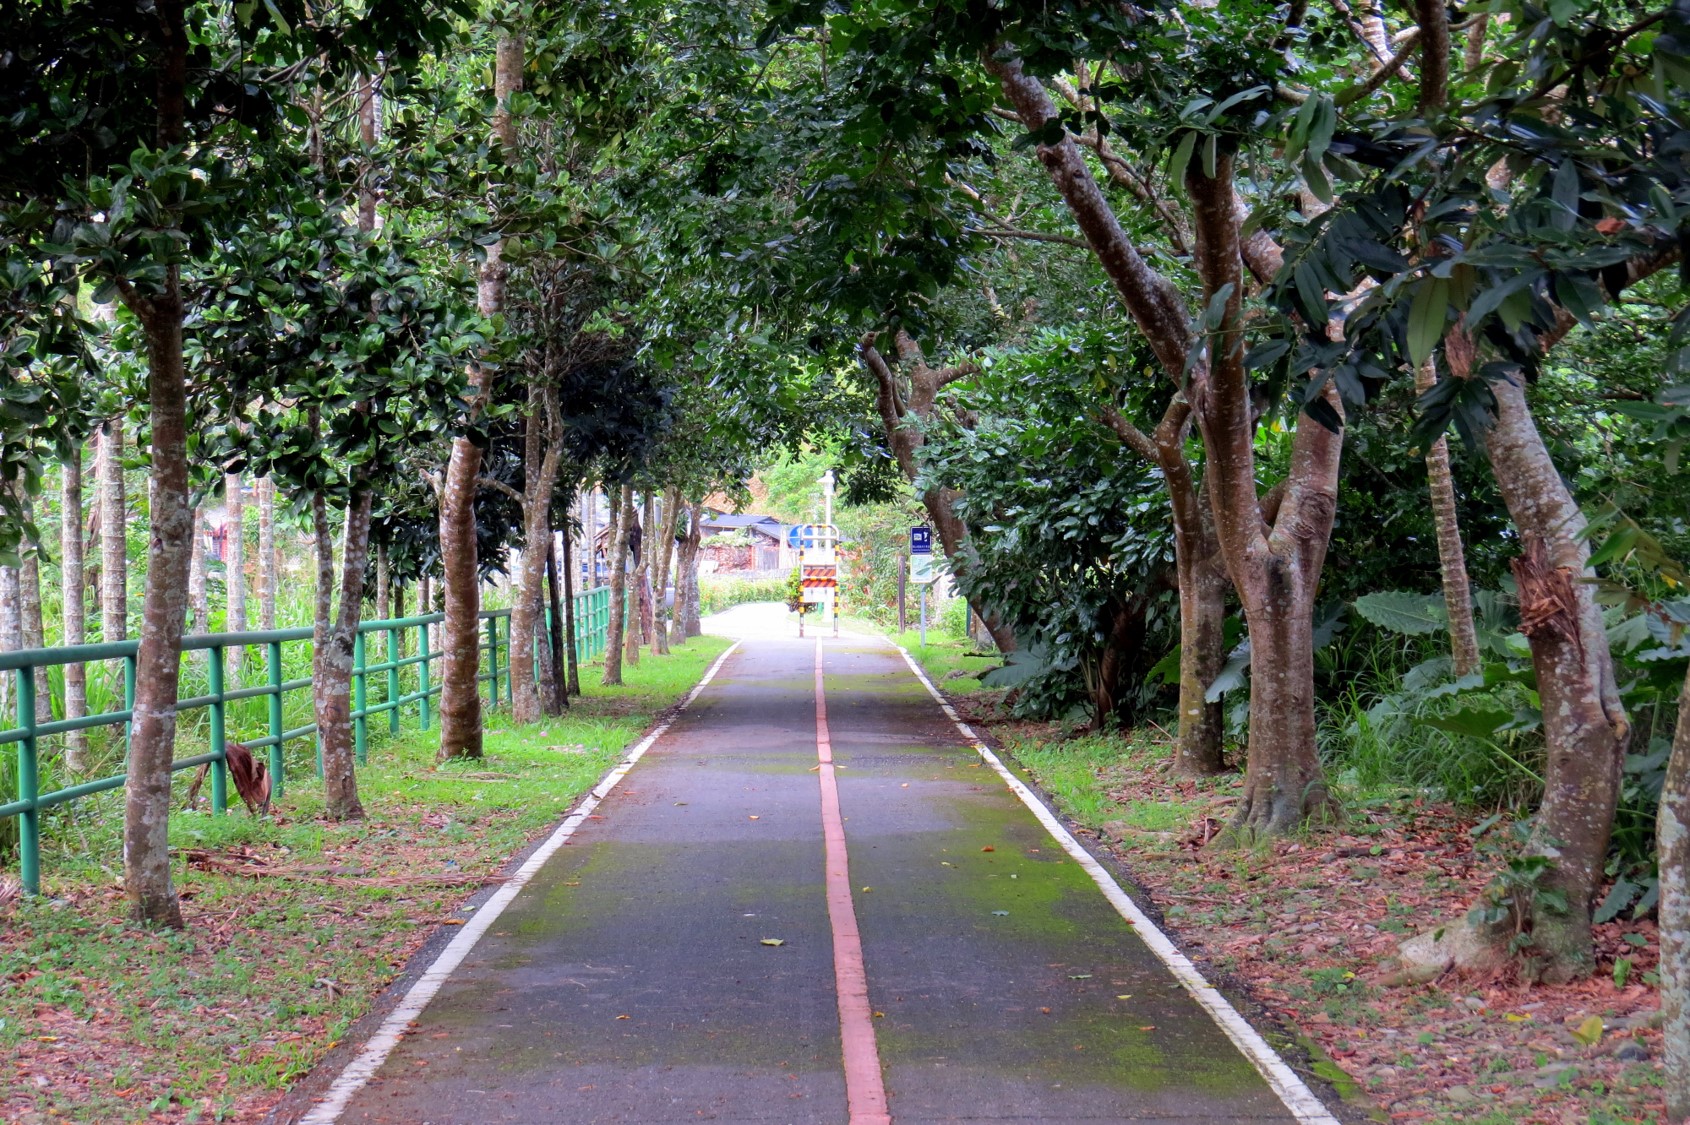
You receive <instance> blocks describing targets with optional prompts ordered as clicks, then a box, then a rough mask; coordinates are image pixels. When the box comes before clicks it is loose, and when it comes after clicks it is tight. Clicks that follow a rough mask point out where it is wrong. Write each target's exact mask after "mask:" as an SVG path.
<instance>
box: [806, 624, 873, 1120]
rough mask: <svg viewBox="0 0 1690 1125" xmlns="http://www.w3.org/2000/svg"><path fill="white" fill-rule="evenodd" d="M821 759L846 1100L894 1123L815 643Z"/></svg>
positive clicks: (854, 1113)
mask: <svg viewBox="0 0 1690 1125" xmlns="http://www.w3.org/2000/svg"><path fill="white" fill-rule="evenodd" d="M816 759H817V760H818V761H819V762H820V763H821V766H820V768H819V769H818V770H817V774H818V775H819V777H820V779H821V791H822V839H823V841H824V842H825V844H826V845H827V854H826V866H827V916H828V920H829V921H830V922H831V923H832V924H833V982H834V988H835V990H836V991H837V992H838V994H839V1038H840V1042H841V1045H842V1047H843V1051H842V1052H841V1053H842V1054H843V1055H844V1058H845V1104H846V1106H847V1108H848V1110H849V1112H850V1125H891V1121H892V1115H891V1114H890V1113H889V1112H888V1111H887V1109H886V1082H885V1079H884V1078H883V1077H882V1075H881V1073H880V1049H879V1047H877V1046H876V1045H875V1041H874V1012H873V1010H872V1009H871V1008H870V1007H869V1003H868V972H867V970H866V969H865V968H864V967H863V941H862V936H861V935H860V934H859V933H858V932H857V907H856V904H855V903H854V902H853V901H852V899H851V865H850V857H849V856H848V855H847V854H846V851H845V819H844V818H843V817H842V816H840V815H839V785H838V783H837V782H836V781H835V780H834V777H833V745H832V743H831V742H830V741H829V739H828V733H827V695H826V693H825V692H824V691H823V689H822V644H821V642H820V641H819V640H818V641H817V642H816Z"/></svg>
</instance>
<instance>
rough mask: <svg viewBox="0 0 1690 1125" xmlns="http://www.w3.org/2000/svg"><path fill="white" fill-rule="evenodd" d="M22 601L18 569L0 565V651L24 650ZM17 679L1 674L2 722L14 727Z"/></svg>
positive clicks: (0, 710) (0, 717) (0, 718)
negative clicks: (14, 697) (19, 591)
mask: <svg viewBox="0 0 1690 1125" xmlns="http://www.w3.org/2000/svg"><path fill="white" fill-rule="evenodd" d="M22 605H23V598H22V597H21V596H20V595H19V593H18V568H17V567H15V566H0V652H16V651H17V650H18V649H20V648H22V647H23V614H22V612H21V610H22ZM16 691H17V679H16V677H14V676H11V675H0V722H4V723H5V724H6V725H7V726H11V725H12V724H13V723H15V722H16V721H17V710H16V708H15V706H14V702H15V701H14V700H13V698H12V696H13V694H14V693H15V692H16Z"/></svg>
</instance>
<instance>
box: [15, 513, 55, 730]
mask: <svg viewBox="0 0 1690 1125" xmlns="http://www.w3.org/2000/svg"><path fill="white" fill-rule="evenodd" d="M18 491H19V493H20V494H21V495H20V496H19V499H20V500H21V502H22V507H23V516H24V519H25V521H27V522H29V523H34V522H35V504H34V502H33V501H31V500H30V498H29V494H28V493H25V492H23V488H22V486H21V485H20V486H19V489H18ZM18 561H19V566H18V598H19V603H20V617H21V620H20V621H19V625H20V627H21V631H22V634H23V647H24V648H46V647H47V623H46V622H45V621H44V620H43V619H42V614H41V544H40V542H39V541H38V540H36V539H33V538H31V539H28V540H26V541H25V542H24V544H23V551H22V553H21V556H20V558H19V560H18ZM52 717H53V692H52V690H51V688H50V686H49V685H48V683H47V672H46V669H41V670H40V671H38V672H37V673H36V676H35V719H36V722H41V723H45V722H47V721H49V720H50V719H52Z"/></svg>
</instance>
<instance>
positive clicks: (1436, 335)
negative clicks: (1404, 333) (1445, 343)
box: [1408, 277, 1449, 367]
mask: <svg viewBox="0 0 1690 1125" xmlns="http://www.w3.org/2000/svg"><path fill="white" fill-rule="evenodd" d="M1448 312H1449V282H1448V281H1447V280H1446V279H1444V278H1441V277H1434V278H1429V279H1427V280H1426V281H1424V282H1422V283H1421V285H1420V288H1419V289H1417V290H1415V292H1414V301H1413V303H1412V304H1410V305H1409V307H1408V357H1409V360H1410V361H1411V362H1412V363H1413V364H1414V366H1415V367H1419V366H1420V365H1421V364H1423V363H1425V362H1426V360H1427V359H1428V358H1430V357H1431V354H1432V352H1433V350H1434V349H1435V348H1437V346H1438V341H1439V340H1442V339H1443V336H1444V321H1445V319H1446V316H1447V314H1448Z"/></svg>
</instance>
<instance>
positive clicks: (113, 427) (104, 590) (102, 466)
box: [94, 418, 129, 644]
mask: <svg viewBox="0 0 1690 1125" xmlns="http://www.w3.org/2000/svg"><path fill="white" fill-rule="evenodd" d="M94 479H95V481H96V483H97V484H98V486H99V499H98V504H99V524H100V639H101V640H102V641H105V642H106V643H107V644H110V643H111V642H113V641H121V640H124V639H125V638H127V637H128V636H129V544H128V542H127V540H128V535H129V505H128V503H127V502H126V500H125V497H124V494H123V419H122V418H109V419H107V420H106V422H105V424H104V425H102V426H101V427H100V429H99V434H98V438H97V442H96V446H95V454H94Z"/></svg>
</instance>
